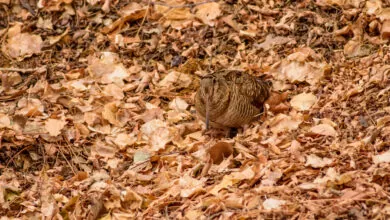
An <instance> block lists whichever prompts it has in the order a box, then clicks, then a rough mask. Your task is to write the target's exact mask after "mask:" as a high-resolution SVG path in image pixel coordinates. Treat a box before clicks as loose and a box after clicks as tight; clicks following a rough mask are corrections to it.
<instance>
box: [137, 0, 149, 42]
mask: <svg viewBox="0 0 390 220" xmlns="http://www.w3.org/2000/svg"><path fill="white" fill-rule="evenodd" d="M149 7H150V0H149V1H148V7H147V8H146V12H145V15H144V18H143V19H142V21H141V24H140V26H139V28H138V30H137V34H136V35H135V37H137V38H139V32H140V31H141V28H142V26H143V25H144V23H145V20H146V17H147V16H148V13H149Z"/></svg>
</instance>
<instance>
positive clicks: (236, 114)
mask: <svg viewBox="0 0 390 220" xmlns="http://www.w3.org/2000/svg"><path fill="white" fill-rule="evenodd" d="M269 95H270V85H269V83H268V82H265V81H263V80H261V79H259V78H257V77H254V76H252V75H249V74H247V73H245V72H241V71H224V72H218V73H213V74H208V75H206V76H204V77H203V78H202V80H201V82H200V87H199V89H198V91H197V93H196V95H195V108H196V111H197V114H198V116H199V117H200V119H201V120H202V121H205V122H206V129H208V128H209V127H210V126H211V127H215V128H237V127H241V126H243V125H245V124H248V123H250V122H251V121H253V120H254V119H256V118H257V117H258V116H260V114H261V112H262V111H263V104H264V102H265V101H266V100H267V99H268V97H269Z"/></svg>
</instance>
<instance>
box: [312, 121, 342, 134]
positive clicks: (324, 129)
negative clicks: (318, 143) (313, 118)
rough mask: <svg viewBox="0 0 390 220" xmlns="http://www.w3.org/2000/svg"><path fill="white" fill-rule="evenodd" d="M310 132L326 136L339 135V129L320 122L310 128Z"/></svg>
mask: <svg viewBox="0 0 390 220" xmlns="http://www.w3.org/2000/svg"><path fill="white" fill-rule="evenodd" d="M310 132H312V133H314V134H319V135H324V136H332V137H336V136H337V131H336V130H335V129H334V128H333V127H332V126H330V125H329V124H319V125H316V126H314V127H312V128H310Z"/></svg>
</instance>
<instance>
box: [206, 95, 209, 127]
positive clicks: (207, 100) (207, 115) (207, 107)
mask: <svg viewBox="0 0 390 220" xmlns="http://www.w3.org/2000/svg"><path fill="white" fill-rule="evenodd" d="M209 121H210V98H209V97H207V99H206V130H209V124H210V123H209Z"/></svg>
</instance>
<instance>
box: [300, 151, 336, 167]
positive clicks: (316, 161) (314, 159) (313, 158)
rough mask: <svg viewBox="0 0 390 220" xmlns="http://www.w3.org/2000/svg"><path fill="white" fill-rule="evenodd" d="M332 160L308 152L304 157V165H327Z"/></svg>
mask: <svg viewBox="0 0 390 220" xmlns="http://www.w3.org/2000/svg"><path fill="white" fill-rule="evenodd" d="M332 162H333V160H332V159H331V158H326V157H324V158H321V157H318V156H317V155H315V154H310V155H309V156H307V157H306V164H305V166H311V167H313V168H323V167H325V166H327V165H330V164H331V163H332Z"/></svg>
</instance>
